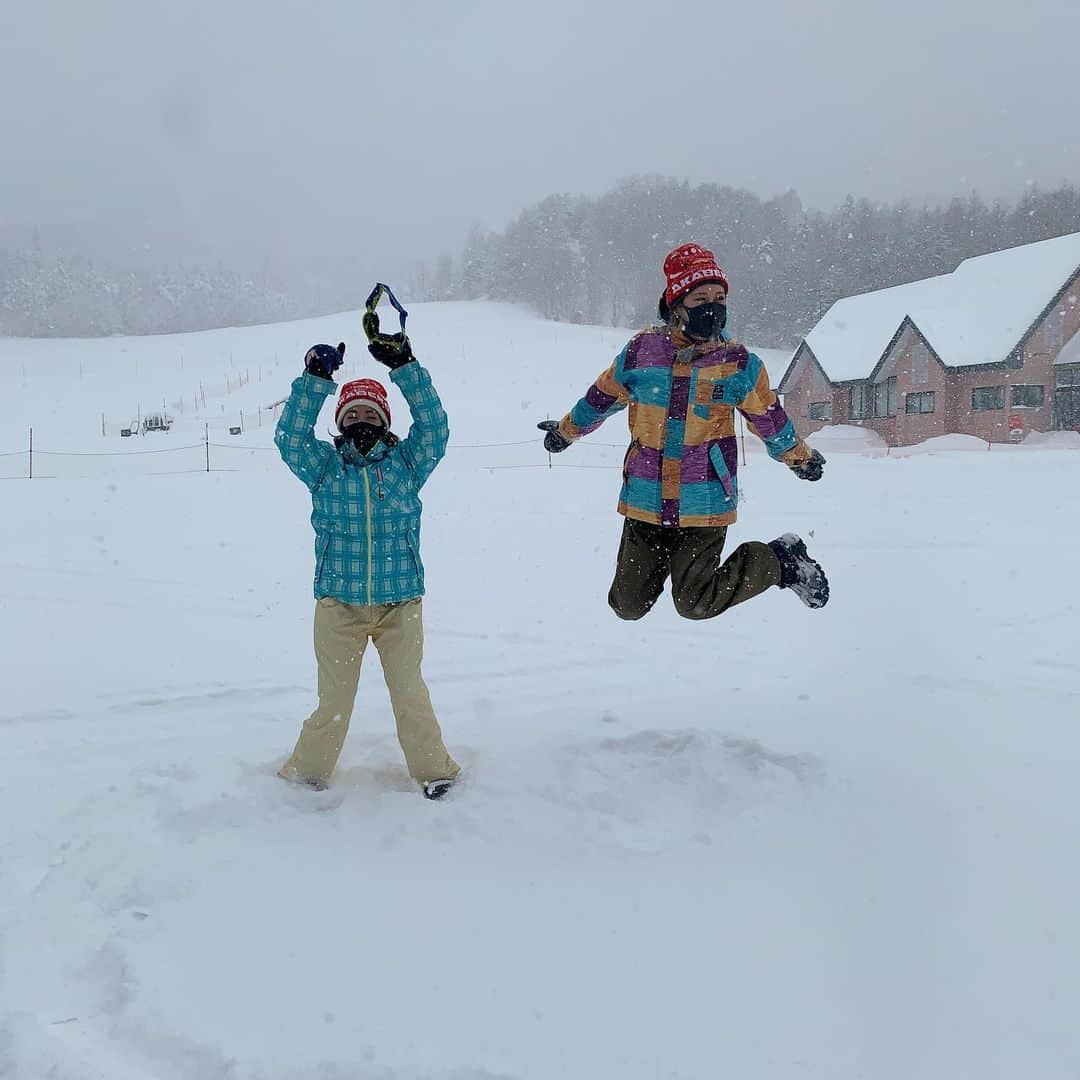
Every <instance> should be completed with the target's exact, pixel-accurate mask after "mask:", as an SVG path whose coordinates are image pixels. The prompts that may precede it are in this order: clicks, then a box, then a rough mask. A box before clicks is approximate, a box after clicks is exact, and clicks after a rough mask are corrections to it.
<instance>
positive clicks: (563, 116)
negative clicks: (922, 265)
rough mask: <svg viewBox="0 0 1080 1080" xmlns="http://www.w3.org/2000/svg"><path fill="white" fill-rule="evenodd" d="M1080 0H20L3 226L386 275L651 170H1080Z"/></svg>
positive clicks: (886, 180)
mask: <svg viewBox="0 0 1080 1080" xmlns="http://www.w3.org/2000/svg"><path fill="white" fill-rule="evenodd" d="M1078 7H1080V5H1078V4H1076V3H1074V2H1073V0H1028V2H1026V3H1017V2H1015V0H1010V2H1009V3H1003V2H1001V0H978V2H975V0H970V2H969V0H939V2H938V3H931V2H925V0H914V2H909V3H880V2H878V0H863V2H854V0H817V2H812V0H757V2H754V0H742V2H731V0H728V2H725V3H716V2H715V0H713V2H710V3H687V4H684V5H682V6H678V5H674V4H672V5H669V6H665V4H664V2H663V0H651V2H649V3H637V2H634V0H621V2H614V3H613V2H610V0H594V2H589V0H577V2H568V0H540V2H537V3H528V4H523V3H516V2H512V0H507V2H505V3H491V2H489V0H478V2H471V3H470V2H469V0H464V2H462V0H459V2H456V3H441V4H436V3H429V2H419V3H418V2H404V3H398V4H393V3H387V4H379V5H377V4H372V3H368V2H365V0H354V2H347V0H339V2H331V0H305V2H303V3H300V2H296V0H261V2H257V3H256V2H251V3H240V2H237V0H214V2H207V0H181V2H176V0H170V2H169V3H168V4H163V3H161V2H160V0H93V2H92V3H86V2H84V0H36V3H34V4H33V5H32V4H31V3H29V0H27V2H21V0H11V2H10V3H5V4H3V5H2V6H0V243H2V242H3V239H4V236H5V235H6V236H9V237H10V236H11V235H12V234H13V227H14V231H15V233H18V230H19V229H20V228H25V227H29V226H32V225H35V224H36V225H38V226H39V227H40V229H41V231H42V235H43V236H44V237H45V238H46V240H47V241H51V240H55V239H56V238H62V237H69V238H70V240H71V243H72V244H74V245H77V246H81V248H82V249H83V251H84V253H86V254H93V255H96V256H98V257H103V258H112V259H115V260H116V261H118V262H121V263H122V262H123V261H124V256H125V254H128V255H130V254H131V253H132V252H133V251H139V252H141V255H142V256H143V257H145V258H146V259H149V260H151V261H154V260H157V259H161V260H165V259H170V258H191V257H195V256H197V257H222V258H224V259H225V260H226V261H237V260H238V261H242V262H243V263H245V264H248V263H251V262H253V261H255V260H259V259H270V260H272V261H277V262H279V263H280V262H283V261H285V262H287V261H289V260H294V259H295V260H297V261H300V262H303V261H309V262H310V261H311V260H318V259H319V258H320V257H321V256H322V255H324V254H325V253H327V252H339V251H349V252H351V253H353V254H354V255H355V256H356V258H357V259H358V261H359V262H361V263H363V264H364V265H367V264H369V263H370V265H371V266H372V268H378V270H379V272H381V273H383V275H384V276H390V275H391V274H395V273H400V272H404V269H405V268H406V267H409V266H412V265H415V264H416V263H418V262H420V261H427V260H430V259H431V258H433V257H434V256H435V255H437V254H438V253H439V252H440V251H444V250H445V251H449V252H452V253H455V254H456V253H457V252H458V250H459V249H460V246H461V244H462V242H463V241H464V238H465V235H466V233H467V231H468V228H469V226H470V225H472V224H473V223H479V224H481V225H483V226H485V227H489V228H502V227H503V226H504V225H505V224H506V223H507V221H508V220H509V219H510V218H511V217H512V216H513V215H514V214H515V213H516V212H517V211H518V210H519V209H521V208H522V207H523V206H525V205H526V204H528V203H530V202H533V201H535V200H537V199H539V198H541V197H543V196H544V195H547V194H550V193H553V192H579V193H584V194H590V195H596V194H600V193H601V192H603V191H604V190H606V189H608V188H609V187H611V186H612V185H613V184H614V183H615V182H617V181H618V180H619V179H620V178H622V177H626V176H629V175H635V174H642V173H658V174H663V175H670V176H676V177H685V178H687V179H689V180H690V181H692V182H702V181H714V182H719V183H727V184H732V185H735V186H742V187H747V188H749V189H751V190H753V191H755V192H757V193H758V194H761V195H765V196H767V195H771V194H777V193H780V192H782V191H784V190H786V189H788V188H794V189H796V190H797V191H798V193H799V194H800V196H801V197H802V198H803V200H804V202H805V203H807V204H808V205H812V206H820V207H829V206H832V205H835V204H836V203H838V202H840V201H841V200H842V199H843V198H844V196H845V195H847V194H848V193H849V192H850V193H852V194H854V195H856V196H867V197H869V198H871V199H886V200H893V199H898V198H902V197H907V198H910V199H912V200H914V201H917V202H918V201H922V200H923V199H924V198H926V199H930V200H934V201H936V200H938V199H944V198H947V197H949V196H952V195H954V194H959V195H965V194H967V193H968V192H969V191H970V190H972V189H977V190H978V191H979V192H980V193H981V194H982V195H983V196H984V197H986V198H994V197H997V196H1003V197H1006V198H1010V199H1011V198H1015V197H1016V196H1017V195H1019V194H1020V193H1021V192H1022V191H1023V189H1024V186H1025V184H1029V183H1032V182H1034V183H1038V184H1040V185H1042V186H1044V187H1048V186H1054V185H1057V184H1059V183H1060V182H1061V181H1063V180H1071V181H1072V182H1074V183H1077V182H1080V139H1078V138H1077V132H1078V131H1080V79H1078V78H1077V74H1076V70H1077V67H1078V60H1080V55H1078V54H1077V52H1076V49H1077V45H1076V42H1077V40H1080V13H1078V12H1077V8H1078Z"/></svg>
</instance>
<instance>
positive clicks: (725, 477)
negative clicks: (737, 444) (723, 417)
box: [709, 443, 735, 499]
mask: <svg viewBox="0 0 1080 1080" xmlns="http://www.w3.org/2000/svg"><path fill="white" fill-rule="evenodd" d="M709 461H711V462H712V467H713V469H715V470H716V476H717V479H719V481H720V486H721V487H723V489H724V494H725V495H726V496H727V498H728V499H734V498H735V477H733V476H732V475H731V470H730V469H729V468H728V467H727V462H726V461H725V460H724V455H723V454H722V453H721V452H720V447H719V446H717V445H716V444H715V443H713V445H712V446H710V447H709Z"/></svg>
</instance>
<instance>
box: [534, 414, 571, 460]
mask: <svg viewBox="0 0 1080 1080" xmlns="http://www.w3.org/2000/svg"><path fill="white" fill-rule="evenodd" d="M536 426H537V427H538V428H539V429H540V430H541V431H546V432H547V434H546V435H545V436H544V449H545V450H546V451H547V452H548V453H549V454H561V453H562V452H563V451H564V450H565V449H566V448H567V447H568V446H569V445H570V440H569V439H568V438H566V436H564V435H563V434H561V433H560V431H559V421H558V420H541V421H540V423H539V424H537V425H536Z"/></svg>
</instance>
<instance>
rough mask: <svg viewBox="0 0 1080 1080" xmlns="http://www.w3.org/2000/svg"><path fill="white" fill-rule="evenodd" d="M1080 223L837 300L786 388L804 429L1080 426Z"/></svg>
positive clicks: (905, 436) (993, 437)
mask: <svg viewBox="0 0 1080 1080" xmlns="http://www.w3.org/2000/svg"><path fill="white" fill-rule="evenodd" d="M1078 331H1080V233H1073V234H1071V235H1069V236H1061V237H1058V238H1056V239H1054V240H1044V241H1042V242H1040V243H1037V244H1025V245H1024V246H1022V247H1017V248H1010V249H1008V250H1005V251H996V252H993V253H992V254H990V255H980V256H979V257H977V258H974V259H967V260H965V261H964V262H962V263H961V264H960V265H959V266H958V267H957V268H956V270H954V271H953V272H952V273H951V274H943V275H941V276H940V277H934V278H927V279H925V280H923V281H914V282H911V283H910V284H908V285H898V286H896V287H895V288H892V289H882V290H879V291H878V292H872V293H863V294H862V295H859V296H849V297H846V298H845V299H843V300H838V301H837V302H836V303H835V304H833V306H832V307H831V308H830V309H829V310H828V312H826V314H825V316H824V317H823V318H822V319H821V321H820V322H819V323H818V324H817V326H815V327H814V329H813V330H812V331H811V332H810V333H809V334H808V335H807V336H806V338H805V339H804V340H803V341H802V343H801V344H800V345H799V347H798V349H796V351H795V354H794V356H793V357H792V360H791V363H790V364H789V365H788V369H787V371H785V372H784V375H783V378H782V379H781V380H780V385H779V390H780V392H781V393H782V394H783V395H784V405H785V408H786V409H787V411H788V413H789V414H790V416H791V418H792V420H793V421H794V422H795V425H796V427H797V428H798V430H799V434H800V435H803V436H806V435H808V434H810V433H811V432H814V431H818V430H819V429H820V428H822V427H825V426H826V425H828V424H853V425H858V426H861V427H868V428H872V429H873V430H874V431H876V432H878V434H880V435H881V436H882V437H883V438H884V439H885V441H886V442H887V443H889V444H890V445H892V446H904V445H909V444H911V443H916V442H921V441H922V440H923V439H928V438H931V437H932V436H934V435H944V434H947V433H951V432H960V433H962V434H966V435H977V436H978V437H979V438H982V439H986V440H988V441H990V442H1007V441H1009V440H1010V439H1019V438H1022V437H1023V436H1024V435H1025V434H1026V433H1027V432H1029V431H1051V430H1055V429H1077V430H1080V333H1078Z"/></svg>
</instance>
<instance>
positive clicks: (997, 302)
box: [806, 233, 1080, 382]
mask: <svg viewBox="0 0 1080 1080" xmlns="http://www.w3.org/2000/svg"><path fill="white" fill-rule="evenodd" d="M1078 268H1080V233H1071V234H1070V235H1068V236H1059V237H1057V238H1056V239H1054V240H1042V241H1040V242H1039V243H1037V244H1024V245H1023V246H1022V247H1015V248H1008V249H1006V250H1005V251H995V252H992V253H991V254H989V255H979V256H977V257H976V258H973V259H965V260H964V261H963V262H962V263H961V264H960V265H959V266H958V267H957V268H956V269H955V270H954V271H953V272H952V273H951V274H942V275H941V276H939V277H932V278H924V279H923V280H922V281H913V282H911V283H910V284H908V285H897V286H895V287H894V288H891V289H880V290H878V291H877V292H871V293H862V294H861V295H859V296H848V297H845V298H844V299H843V300H838V301H837V302H836V303H835V304H833V306H832V307H831V308H829V310H828V311H827V312H826V313H825V315H824V316H823V317H822V319H821V321H820V322H819V323H818V324H817V326H815V327H814V329H813V330H811V331H810V333H809V334H808V335H807V337H806V342H807V344H808V345H809V346H810V348H811V349H813V351H814V355H815V356H816V357H817V358H818V360H819V362H820V363H821V366H822V367H823V368H824V370H825V373H826V374H827V375H828V376H829V378H830V379H831V380H832V381H833V382H844V381H845V380H848V379H864V378H866V377H867V376H868V375H869V374H870V372H871V371H872V370H873V368H874V365H875V364H876V363H877V362H878V360H879V359H880V358H881V355H882V353H883V352H884V351H885V349H886V347H887V346H888V344H889V342H890V341H891V340H892V339H893V336H894V335H895V334H896V332H897V330H898V329H899V328H900V324H901V323H902V322H903V321H904V317H905V316H910V317H911V319H912V320H913V321H914V323H915V325H916V326H918V328H919V329H920V330H921V331H922V332H923V334H924V335H925V336H926V338H927V340H928V341H929V342H930V344H931V345H932V346H933V348H934V350H935V351H936V352H937V354H938V356H940V357H941V359H942V361H943V362H944V363H945V364H947V365H949V366H950V367H970V366H971V365H974V364H991V363H996V362H999V361H1001V360H1004V359H1005V357H1006V356H1007V355H1008V354H1009V352H1011V351H1012V349H1013V348H1014V347H1015V346H1016V345H1017V343H1018V342H1019V341H1020V339H1021V338H1022V337H1023V336H1024V333H1025V332H1026V331H1027V330H1028V329H1029V328H1030V326H1031V324H1032V323H1033V322H1034V321H1035V320H1036V319H1037V318H1038V317H1039V315H1040V314H1041V313H1042V310H1043V309H1044V308H1045V307H1046V305H1047V304H1048V303H1049V302H1050V301H1051V299H1053V296H1054V294H1055V293H1056V292H1057V291H1058V290H1059V289H1060V288H1061V287H1062V286H1063V285H1064V284H1065V282H1066V281H1068V279H1069V278H1070V277H1071V276H1072V275H1073V274H1074V273H1075V272H1076V270H1077V269H1078Z"/></svg>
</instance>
